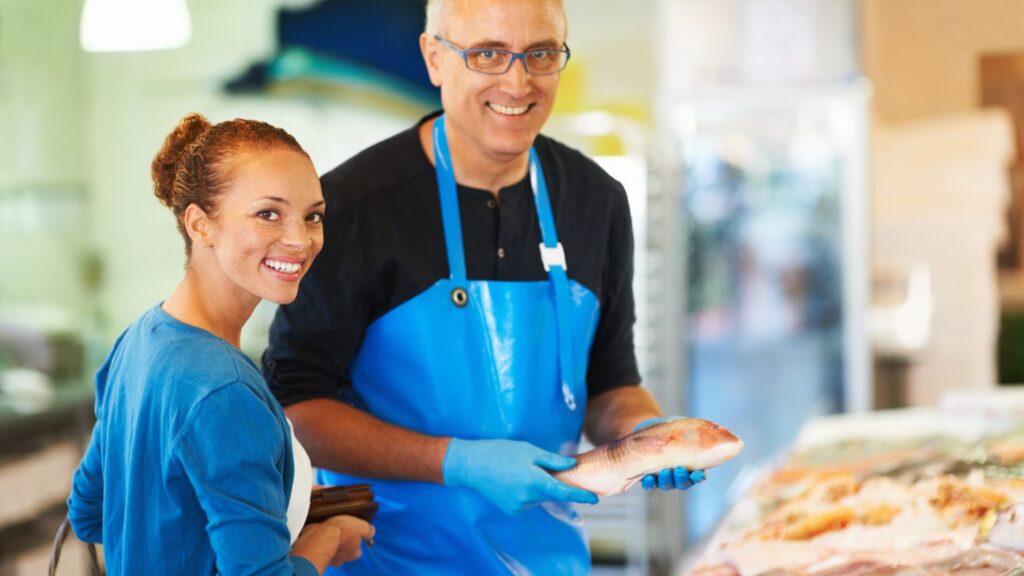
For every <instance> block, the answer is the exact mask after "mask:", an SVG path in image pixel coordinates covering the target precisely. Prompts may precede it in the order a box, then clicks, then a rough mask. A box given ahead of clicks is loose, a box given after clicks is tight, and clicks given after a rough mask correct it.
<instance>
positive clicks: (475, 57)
mask: <svg viewBox="0 0 1024 576" xmlns="http://www.w3.org/2000/svg"><path fill="white" fill-rule="evenodd" d="M434 40H437V41H438V42H440V43H442V44H444V45H445V46H447V47H448V48H450V49H451V50H452V52H455V53H456V54H458V55H459V56H462V60H463V61H464V62H465V63H466V68H469V69H470V70H472V71H473V72H479V73H481V74H494V75H499V74H504V73H505V72H508V71H509V69H510V68H512V64H513V63H514V62H515V61H516V60H522V61H523V66H524V67H525V68H526V72H527V74H532V75H534V76H546V75H548V74H556V73H558V72H561V71H562V70H563V69H564V68H565V65H566V64H568V63H569V56H570V55H571V53H570V52H569V46H568V45H567V44H563V45H562V46H563V47H562V49H561V50H551V49H543V50H529V51H526V52H513V51H511V50H502V49H500V48H459V47H458V46H456V45H455V44H452V43H451V42H450V41H448V40H447V39H446V38H442V37H440V36H437V35H436V34H435V35H434Z"/></svg>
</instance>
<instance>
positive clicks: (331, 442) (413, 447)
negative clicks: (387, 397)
mask: <svg viewBox="0 0 1024 576" xmlns="http://www.w3.org/2000/svg"><path fill="white" fill-rule="evenodd" d="M285 413H286V414H287V415H288V418H289V419H290V420H291V421H292V424H293V425H294V426H295V435H296V436H297V437H298V439H299V441H300V442H302V446H303V447H304V448H305V449H306V451H307V452H308V453H309V457H310V460H312V462H313V465H314V466H318V467H322V468H326V469H328V470H336V471H338V472H344V473H346V474H352V475H355V476H365V477H368V478H389V479H400V480H418V481H423V482H437V483H441V482H443V474H442V466H443V464H444V455H445V451H446V450H447V448H448V441H449V439H448V438H437V437H434V436H426V435H424V434H419V433H416V432H412V431H410V430H406V429H404V428H400V427H398V426H393V425H391V424H388V423H386V422H383V421H381V420H378V419H377V418H374V417H373V416H371V415H369V414H367V413H365V412H363V411H361V410H357V409H356V408H353V407H351V406H349V405H347V404H343V403H341V402H338V401H336V400H331V399H327V398H318V399H314V400H306V401H304V402H299V403H297V404H293V405H291V406H288V407H287V408H285Z"/></svg>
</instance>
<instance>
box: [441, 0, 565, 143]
mask: <svg viewBox="0 0 1024 576" xmlns="http://www.w3.org/2000/svg"><path fill="white" fill-rule="evenodd" d="M565 29H566V23H565V14H564V12H563V11H562V8H561V5H560V4H559V3H558V2H557V1H555V0H451V4H450V6H449V11H448V14H447V17H446V18H442V21H441V30H440V36H442V37H444V38H446V39H447V40H449V41H450V42H452V43H453V44H455V45H456V46H458V47H460V48H463V49H466V48H500V49H504V50H512V51H515V52H522V51H525V50H532V49H556V50H557V49H559V48H562V45H563V43H564V42H565ZM422 45H423V51H424V58H425V59H426V62H427V69H428V72H429V73H430V79H431V81H432V82H433V83H434V85H436V86H439V87H440V88H441V102H442V104H443V105H444V109H445V114H446V117H447V124H448V137H449V140H450V141H451V142H452V150H453V153H456V154H458V151H459V148H460V147H461V146H466V147H470V146H471V147H473V148H475V149H477V150H480V151H482V152H483V153H484V155H485V156H488V157H491V158H493V159H494V160H497V161H508V160H510V159H513V158H515V157H518V156H521V155H522V154H525V153H526V152H528V151H529V149H530V146H532V145H533V141H534V139H535V138H536V136H537V134H538V133H539V132H540V130H541V127H542V126H543V125H544V122H546V121H547V118H548V116H549V115H550V114H551V107H552V105H553V104H554V100H555V93H556V92H557V90H558V80H559V77H560V74H551V75H546V76H533V75H530V74H527V73H526V70H525V68H524V67H523V63H522V61H521V60H517V61H515V62H514V63H513V64H512V68H511V69H510V70H509V71H508V72H505V73H504V74H501V75H487V74H481V73H479V72H474V71H472V70H469V69H467V68H466V65H465V63H464V61H463V59H462V57H461V56H460V55H459V54H458V53H456V52H455V51H453V50H450V49H448V48H447V47H445V46H444V45H443V44H442V43H440V42H438V41H436V40H434V39H433V38H432V37H425V38H424V40H423V43H422Z"/></svg>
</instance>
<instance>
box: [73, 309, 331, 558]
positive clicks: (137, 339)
mask: <svg viewBox="0 0 1024 576" xmlns="http://www.w3.org/2000/svg"><path fill="white" fill-rule="evenodd" d="M290 434H291V432H290V430H289V428H288V423H287V421H286V420H285V418H284V413H283V411H282V410H281V407H280V405H279V404H278V403H277V402H276V401H275V400H274V397H273V396H272V395H271V394H270V391H269V390H268V389H267V386H266V383H265V382H264V380H263V378H262V376H261V375H260V372H259V370H258V369H257V368H256V365H255V364H253V362H252V361H251V360H250V359H249V358H248V357H246V356H245V355H244V354H242V353H241V352H240V351H239V350H238V349H237V348H235V347H234V346H231V345H230V344H228V343H227V342H226V341H224V340H222V339H221V338H218V337H216V336H214V335H213V334H211V333H209V332H207V331H205V330H202V329H200V328H196V327H194V326H190V325H188V324H184V323H182V322H180V321H178V320H176V319H174V318H172V317H171V316H170V315H168V314H167V313H166V312H164V311H163V310H162V309H161V308H160V306H156V307H154V308H152V309H150V310H149V311H148V312H146V313H145V314H143V315H142V317H140V318H139V319H138V320H136V321H135V323H133V324H132V325H131V326H130V327H129V328H128V329H127V330H126V331H125V333H124V334H122V335H121V337H120V338H119V339H118V341H117V343H116V344H115V345H114V349H113V350H112V351H111V352H110V355H109V356H108V357H107V360H106V362H105V363H104V364H103V367H102V368H100V370H99V372H98V373H97V375H96V426H95V428H93V433H92V441H91V442H90V444H89V448H88V450H87V451H86V454H85V457H84V458H83V459H82V462H81V464H80V465H79V467H78V470H77V471H76V472H75V476H74V482H73V485H72V490H71V497H70V499H69V500H68V509H69V516H70V519H71V525H72V527H73V528H74V530H75V534H76V535H77V536H78V537H79V539H81V540H83V541H86V542H102V543H103V551H104V556H105V559H106V566H107V573H108V574H109V575H110V576H120V575H137V574H147V575H160V574H167V575H181V574H190V575H192V574H194V575H204V574H230V575H232V576H234V575H243V574H244V575H249V574H252V575H255V574H260V575H264V574H266V575H269V574H275V575H277V574H289V575H290V574H300V575H303V576H306V575H315V574H317V571H316V568H314V567H313V565H312V564H311V563H309V562H308V561H307V560H305V559H303V558H299V557H294V556H289V550H290V548H291V546H290V538H289V532H288V526H287V524H286V520H285V511H286V510H287V507H288V498H289V496H290V492H291V485H292V476H293V473H294V464H293V462H292V447H291V440H290Z"/></svg>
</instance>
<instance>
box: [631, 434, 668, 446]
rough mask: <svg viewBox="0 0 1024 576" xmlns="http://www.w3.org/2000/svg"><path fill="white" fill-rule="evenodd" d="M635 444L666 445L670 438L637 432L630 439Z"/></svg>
mask: <svg viewBox="0 0 1024 576" xmlns="http://www.w3.org/2000/svg"><path fill="white" fill-rule="evenodd" d="M629 441H630V442H631V443H633V444H640V445H642V446H664V445H665V444H668V440H667V439H666V438H664V437H662V436H655V435H652V434H637V435H636V436H633V437H631V438H630V439H629Z"/></svg>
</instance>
